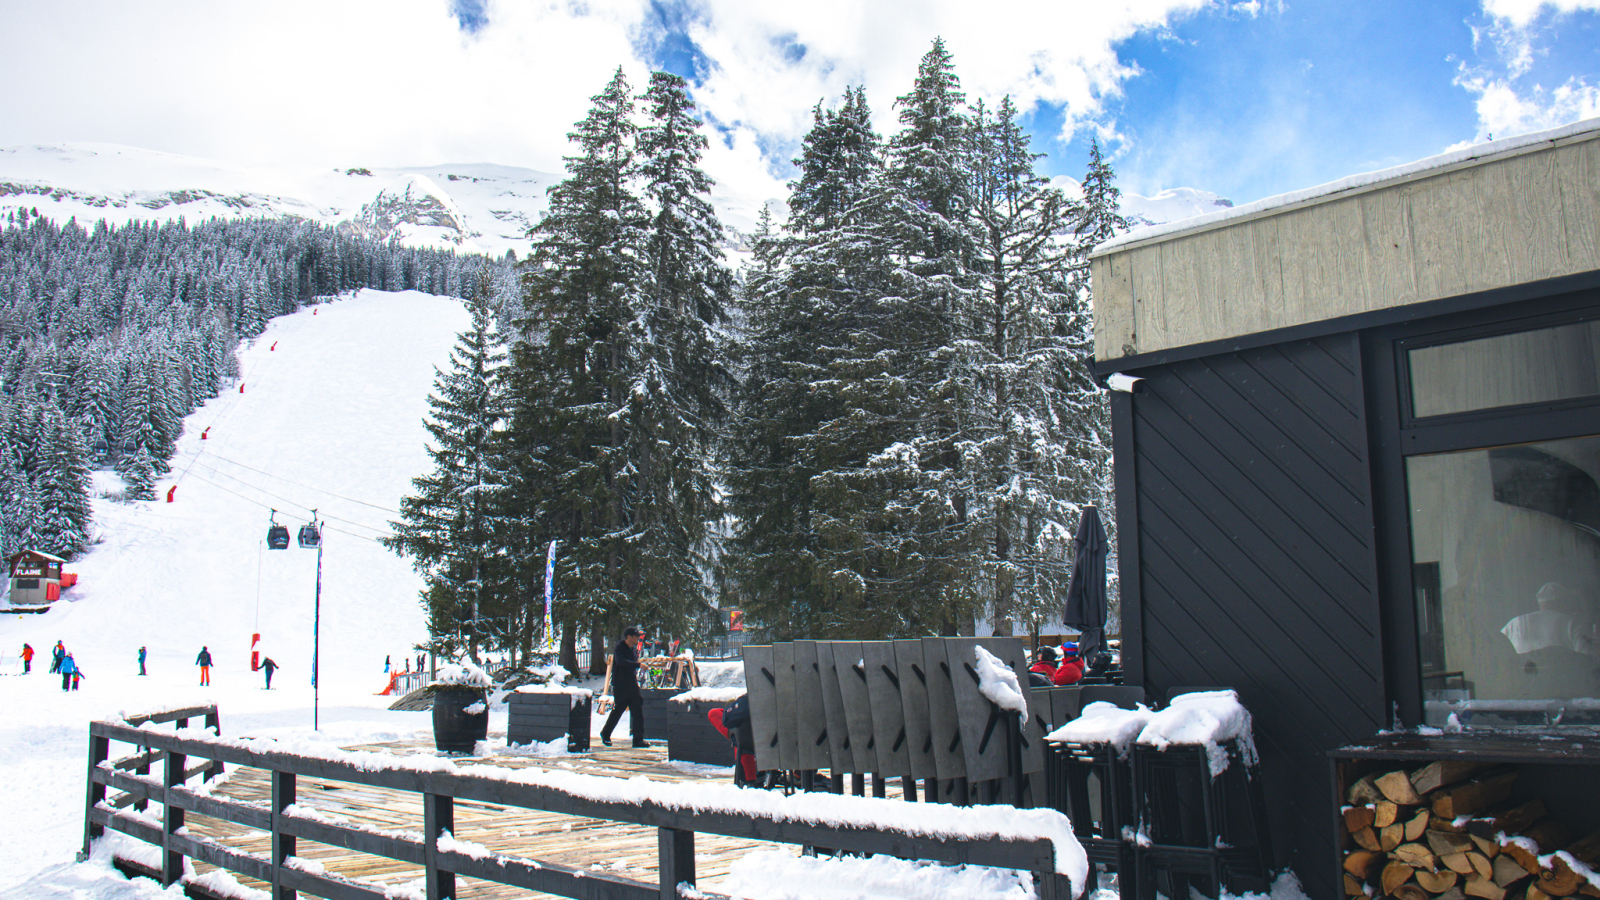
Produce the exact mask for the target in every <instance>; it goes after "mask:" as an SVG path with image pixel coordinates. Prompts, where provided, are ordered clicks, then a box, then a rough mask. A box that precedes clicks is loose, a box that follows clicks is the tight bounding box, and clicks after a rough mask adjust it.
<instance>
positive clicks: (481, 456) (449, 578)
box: [384, 292, 520, 661]
mask: <svg viewBox="0 0 1600 900" xmlns="http://www.w3.org/2000/svg"><path fill="white" fill-rule="evenodd" d="M468 307H469V310H470V312H471V313H472V325H471V327H470V328H469V329H468V330H467V331H464V332H461V333H460V334H458V335H456V346H455V348H454V349H453V350H452V352H451V354H450V371H449V372H448V373H446V372H441V371H438V370H437V369H436V370H435V375H434V390H433V393H432V394H431V395H430V396H429V397H428V407H429V409H430V410H431V412H430V413H429V415H428V417H427V419H426V420H425V421H424V427H426V428H427V430H428V434H429V436H430V437H431V438H432V442H431V446H429V448H428V456H429V457H430V458H431V459H432V460H433V471H432V472H430V473H428V474H426V475H423V476H421V477H419V478H416V479H413V480H412V486H413V487H414V488H415V489H416V494H414V495H412V496H409V497H405V498H403V499H402V500H401V501H400V515H401V518H400V521H397V522H392V523H390V524H391V527H392V528H393V530H394V535H393V537H389V538H385V539H384V544H385V546H387V547H389V549H391V550H394V551H395V552H397V553H400V554H401V555H403V556H409V557H410V558H411V559H412V561H413V565H414V566H415V567H416V569H417V571H418V572H419V573H420V574H421V575H422V576H423V578H424V580H425V582H426V585H427V587H426V592H425V601H424V602H425V604H426V605H427V607H428V613H429V622H430V627H434V628H435V629H436V630H434V631H433V632H432V634H433V637H434V638H435V639H438V640H444V641H448V640H449V639H450V638H452V637H453V636H456V635H460V636H462V637H463V638H464V643H465V649H466V651H467V653H468V654H469V655H470V656H471V657H472V659H473V660H474V661H477V660H478V659H479V655H478V651H479V647H480V646H481V645H482V643H483V638H484V635H485V632H486V627H485V624H486V622H492V623H499V628H498V630H499V631H501V632H502V633H504V632H505V631H506V630H507V629H506V628H505V623H506V622H507V621H510V620H517V621H520V616H519V609H518V608H517V604H516V593H515V592H514V591H512V590H511V589H510V587H511V586H510V582H509V578H508V575H509V572H508V567H509V558H508V554H506V553H505V552H504V547H503V544H502V543H501V541H500V540H499V536H498V535H496V533H495V528H494V524H495V510H496V507H497V504H498V501H499V497H498V493H499V491H500V489H501V487H502V485H501V484H500V483H499V481H498V479H496V477H495V460H494V458H493V453H494V446H495V431H496V429H497V428H498V427H499V424H500V422H501V420H502V419H503V418H504V410H503V405H502V404H503V398H502V391H501V386H500V383H499V381H500V378H501V372H500V369H501V367H502V365H503V364H504V361H505V352H504V339H503V338H502V337H501V336H500V334H499V332H498V331H497V330H496V329H495V324H494V316H493V313H494V309H493V305H492V298H491V297H489V296H488V295H487V293H486V292H480V293H478V294H476V295H475V296H474V297H473V299H472V300H471V301H470V302H469V304H468Z"/></svg>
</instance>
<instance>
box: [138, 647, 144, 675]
mask: <svg viewBox="0 0 1600 900" xmlns="http://www.w3.org/2000/svg"><path fill="white" fill-rule="evenodd" d="M139 674H140V675H143V674H145V671H144V648H143V647H140V648H139Z"/></svg>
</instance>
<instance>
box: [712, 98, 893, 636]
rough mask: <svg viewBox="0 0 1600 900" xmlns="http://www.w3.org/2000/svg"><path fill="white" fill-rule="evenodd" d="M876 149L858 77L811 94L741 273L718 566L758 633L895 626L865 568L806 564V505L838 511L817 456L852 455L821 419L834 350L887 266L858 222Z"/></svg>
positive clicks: (835, 408)
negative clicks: (740, 329)
mask: <svg viewBox="0 0 1600 900" xmlns="http://www.w3.org/2000/svg"><path fill="white" fill-rule="evenodd" d="M881 154H882V144H881V141H880V139H879V137H878V135H877V134H876V133H874V132H873V130H872V125H871V111H870V109H869V108H868V106H867V101H866V96H865V92H864V91H863V90H861V89H860V88H850V89H847V90H846V92H845V97H844V100H843V103H842V104H841V105H840V106H839V107H838V108H836V109H832V110H826V111H825V110H823V109H822V107H821V105H820V104H819V105H818V107H817V109H816V111H815V114H814V123H813V125H812V128H811V131H810V132H809V133H808V134H807V135H806V137H805V140H804V143H803V145H802V149H801V155H800V158H799V159H797V160H795V165H796V166H797V167H798V168H799V170H800V171H799V176H798V177H797V179H796V180H795V181H794V182H792V183H791V184H790V188H791V191H792V193H791V196H790V203H789V206H790V217H789V220H788V222H787V223H786V224H785V226H784V229H783V231H782V232H781V233H776V234H775V233H773V232H772V231H771V229H770V227H764V228H763V230H762V231H761V233H760V234H758V236H757V240H756V245H755V254H756V262H755V265H754V266H753V267H751V268H750V269H749V270H747V271H746V273H745V282H744V291H743V302H744V310H745V322H746V331H747V333H746V335H745V340H744V371H743V378H742V382H741V387H740V390H739V395H738V401H737V415H736V417H735V419H734V421H733V424H732V427H731V429H730V443H729V451H728V461H727V472H728V476H727V477H728V489H729V506H730V513H731V514H732V516H733V518H734V521H735V523H736V524H735V531H734V536H733V539H732V541H731V542H730V554H729V559H728V571H729V573H730V575H731V576H732V578H731V582H732V585H733V589H734V593H735V597H736V599H737V602H738V603H739V604H740V605H742V606H743V607H744V609H745V610H746V612H747V613H748V614H749V618H748V621H750V622H751V623H752V624H754V625H755V626H756V627H759V628H761V629H762V630H763V633H764V635H765V637H766V638H771V639H777V640H787V639H793V638H796V637H808V636H811V637H826V636H832V635H847V634H849V635H873V636H886V635H889V634H894V633H899V632H898V624H897V622H896V620H895V618H894V617H893V616H892V615H890V616H884V617H878V616H876V615H875V614H874V612H875V611H874V610H872V609H871V606H870V603H869V599H870V595H869V592H868V591H867V590H866V589H865V588H866V580H865V579H859V580H858V579H856V578H854V577H851V574H850V573H854V572H856V571H858V570H857V569H853V568H851V567H850V566H848V565H842V564H841V563H842V560H840V559H839V558H838V556H835V557H834V558H833V559H832V561H831V563H830V565H832V566H833V568H832V569H831V570H829V571H828V572H819V569H818V566H819V563H820V562H821V558H820V556H819V554H820V552H821V535H820V534H819V532H818V528H817V522H818V517H819V514H820V515H821V516H822V517H823V518H824V519H825V520H827V521H842V520H841V518H840V517H839V516H837V515H829V513H828V509H827V507H826V506H825V505H823V504H822V501H821V500H820V499H819V497H818V496H817V494H816V489H815V485H814V481H813V479H815V478H816V477H817V476H818V475H819V474H821V473H822V472H823V467H824V466H830V467H831V466H838V465H846V464H849V465H855V464H858V463H859V459H857V458H855V457H853V454H859V453H860V452H861V451H860V450H859V449H858V448H856V447H855V446H854V445H853V444H850V443H849V442H846V441H844V440H841V436H840V435H836V434H834V433H832V432H831V431H828V430H824V425H826V424H828V423H829V422H832V421H834V420H836V419H838V418H839V416H840V412H841V410H843V409H845V408H846V407H845V406H844V404H845V403H846V402H848V400H847V396H846V395H847V394H849V393H850V392H852V391H854V390H855V387H856V385H855V384H854V383H849V382H844V381H840V380H838V379H836V378H835V372H834V370H833V363H834V361H835V360H837V359H840V358H848V357H851V356H852V355H853V354H854V353H855V352H856V348H857V343H858V341H859V339H860V337H861V335H863V334H866V333H869V331H870V329H869V328H868V324H869V323H871V322H874V321H875V320H876V316H877V305H876V301H877V298H878V297H879V296H881V295H882V294H883V293H885V292H886V291H887V290H888V289H889V271H890V269H889V266H888V265H886V261H885V259H884V257H883V256H882V254H880V253H878V252H877V251H876V246H877V245H876V243H875V242H874V240H873V237H872V235H871V233H870V232H871V228H872V226H873V224H874V222H875V219H874V208H873V207H872V205H871V204H870V202H869V199H870V198H871V196H872V193H873V191H874V190H876V184H877V182H876V179H877V178H878V176H879V174H880V172H881V170H882V156H881ZM859 415H860V416H862V417H863V418H865V417H867V416H869V415H870V413H869V412H868V411H867V410H865V409H863V410H861V411H860V412H859ZM852 433H854V432H852ZM838 536H840V537H843V535H842V533H841V534H839V535H838ZM840 572H843V573H844V574H843V575H840V574H837V573H840Z"/></svg>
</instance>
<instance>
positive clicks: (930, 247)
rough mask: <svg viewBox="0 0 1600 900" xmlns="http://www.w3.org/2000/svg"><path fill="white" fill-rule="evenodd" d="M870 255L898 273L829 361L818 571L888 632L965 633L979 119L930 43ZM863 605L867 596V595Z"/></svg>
mask: <svg viewBox="0 0 1600 900" xmlns="http://www.w3.org/2000/svg"><path fill="white" fill-rule="evenodd" d="M897 105H898V106H899V107H900V124H901V129H900V131H899V132H898V133H897V134H895V135H894V137H893V138H891V140H890V143H889V152H888V165H887V167H886V169H885V171H884V174H883V177H882V178H880V179H879V184H878V189H877V191H876V192H875V195H874V196H873V197H872V198H871V199H869V200H868V201H867V202H868V204H869V205H870V206H871V207H873V210H872V213H871V215H872V217H873V219H874V221H873V222H872V224H871V225H870V226H869V227H868V230H867V232H866V234H867V235H868V236H869V237H870V240H868V241H865V242H863V244H862V246H861V247H858V248H854V249H865V248H867V247H870V252H871V253H873V254H874V255H876V256H877V257H879V258H880V259H886V260H888V261H889V262H890V263H891V264H892V265H893V270H892V272H890V273H889V278H888V279H887V280H886V281H885V282H884V283H883V284H882V287H881V290H882V293H879V294H878V296H877V297H875V298H874V302H873V305H872V307H871V308H870V309H868V310H866V311H864V315H863V317H862V319H861V321H860V323H859V327H857V328H855V329H853V332H852V335H851V340H850V344H849V346H848V347H847V348H846V349H845V352H842V353H840V354H839V355H837V356H836V357H835V358H834V359H833V360H832V361H831V362H830V368H831V383H830V386H829V388H828V390H829V392H830V394H832V396H831V398H830V401H831V402H832V403H834V404H835V407H834V412H833V416H834V418H832V419H831V420H830V421H828V422H827V423H825V424H824V425H823V427H822V429H821V430H820V433H823V434H826V435H827V436H828V439H829V441H830V443H831V446H829V447H826V448H823V449H827V450H829V452H831V453H832V454H833V458H830V459H826V460H824V459H821V458H820V457H819V460H818V468H819V471H820V474H819V475H818V477H817V478H816V480H815V481H814V486H815V487H816V490H817V493H818V500H819V507H820V508H819V514H818V516H817V517H816V527H817V530H818V534H819V536H820V537H821V543H822V549H821V552H820V554H819V555H820V557H821V560H822V564H821V566H820V569H821V571H822V572H823V574H824V577H826V578H828V579H829V580H830V582H831V583H832V584H833V586H834V587H835V589H837V590H840V591H842V592H845V593H846V594H847V595H848V596H850V597H852V598H853V599H852V604H851V605H853V606H855V607H856V608H857V609H858V610H860V612H861V613H863V614H865V615H868V616H871V617H872V620H873V623H874V624H873V625H872V626H871V630H872V631H874V632H877V633H889V634H930V633H943V634H956V633H962V632H970V631H971V629H972V622H973V616H974V613H975V612H976V610H977V609H978V608H979V607H980V606H981V599H982V598H980V596H979V594H978V591H977V588H976V581H977V579H976V571H975V568H974V563H975V559H976V556H975V553H974V540H975V535H974V533H973V530H972V523H971V519H970V516H969V506H970V503H971V497H969V496H968V495H967V494H966V480H967V479H966V476H965V474H964V465H965V462H964V453H965V446H966V443H967V437H966V435H965V431H966V429H967V428H968V427H969V424H970V423H968V421H967V406H968V404H970V403H971V400H972V393H973V391H974V390H975V388H974V375H973V373H972V372H970V371H968V370H966V369H964V368H963V361H962V360H961V358H960V357H959V355H958V348H957V338H958V337H959V335H960V331H959V323H960V321H961V320H962V318H963V317H964V316H965V315H966V314H967V311H968V310H970V308H971V307H972V305H973V303H974V302H975V292H976V289H977V282H976V278H975V275H974V273H973V270H972V263H973V258H974V253H975V250H976V245H977V239H976V234H975V232H974V228H973V222H972V185H971V177H970V156H971V125H970V121H969V119H968V117H967V115H966V112H965V97H964V95H963V94H962V92H961V88H960V81H959V79H958V78H957V77H956V75H955V71H954V66H953V64H952V61H951V58H950V54H949V53H948V52H947V51H946V49H945V47H944V43H943V41H942V40H936V41H935V42H934V45H933V47H932V48H931V49H930V50H929V51H928V53H927V54H926V55H925V56H924V57H923V59H922V62H921V64H920V65H919V67H918V71H917V78H916V81H915V83H914V84H913V86H912V89H911V91H910V93H908V94H906V95H904V96H902V97H900V98H899V100H898V101H897ZM857 598H858V599H857Z"/></svg>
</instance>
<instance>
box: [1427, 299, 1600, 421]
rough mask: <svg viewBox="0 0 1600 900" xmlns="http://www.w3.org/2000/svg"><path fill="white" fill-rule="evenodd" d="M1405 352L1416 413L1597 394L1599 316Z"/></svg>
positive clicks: (1432, 413) (1599, 384)
mask: <svg viewBox="0 0 1600 900" xmlns="http://www.w3.org/2000/svg"><path fill="white" fill-rule="evenodd" d="M1406 357H1407V360H1408V363H1409V366H1410V369H1411V414H1412V415H1413V416H1415V417H1417V418H1421V417H1423V416H1439V415H1444V414H1446V413H1456V412H1466V411H1468V410H1474V409H1492V408H1494V407H1498V406H1514V405H1517V404H1521V403H1545V402H1549V401H1553V400H1567V399H1571V398H1573V397H1588V396H1591V395H1595V394H1600V362H1597V357H1600V321H1597V322H1577V323H1574V324H1571V325H1559V326H1556V327H1554V328H1540V329H1536V330H1533V331H1519V332H1517V333H1515V334H1500V335H1495V336H1494V337H1487V338H1479V339H1477V340H1472V341H1458V342H1456V343H1453V344H1436V345H1434V346H1431V347H1418V348H1417V349H1415V350H1412V351H1410V352H1408V353H1407V354H1406Z"/></svg>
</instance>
